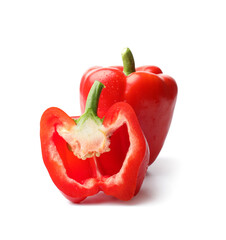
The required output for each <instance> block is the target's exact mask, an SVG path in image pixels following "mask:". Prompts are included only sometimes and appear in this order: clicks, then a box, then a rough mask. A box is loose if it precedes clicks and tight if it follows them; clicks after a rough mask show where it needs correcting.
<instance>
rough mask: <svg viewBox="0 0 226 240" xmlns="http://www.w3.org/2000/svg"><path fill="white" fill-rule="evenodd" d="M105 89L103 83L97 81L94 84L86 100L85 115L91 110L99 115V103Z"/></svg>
mask: <svg viewBox="0 0 226 240" xmlns="http://www.w3.org/2000/svg"><path fill="white" fill-rule="evenodd" d="M103 88H104V84H103V83H101V82H98V81H95V82H94V83H93V85H92V87H91V89H90V91H89V94H88V97H87V100H86V108H85V113H86V112H87V111H88V110H89V109H92V111H93V113H94V114H95V115H97V107H98V102H99V98H100V94H101V91H102V89H103Z"/></svg>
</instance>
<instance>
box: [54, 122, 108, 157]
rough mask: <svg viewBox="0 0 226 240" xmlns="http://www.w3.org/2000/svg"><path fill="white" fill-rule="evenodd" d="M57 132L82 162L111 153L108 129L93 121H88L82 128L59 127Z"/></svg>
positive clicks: (76, 126)
mask: <svg viewBox="0 0 226 240" xmlns="http://www.w3.org/2000/svg"><path fill="white" fill-rule="evenodd" d="M57 132H58V134H59V135H60V136H61V137H62V138H63V139H64V140H65V141H66V142H67V143H68V144H69V145H70V147H71V150H72V152H73V153H74V155H75V156H77V157H78V158H81V159H82V160H85V159H86V158H91V157H93V156H97V157H99V156H100V154H102V153H104V152H108V151H110V148H109V145H110V140H109V135H108V134H107V132H108V131H107V129H106V128H105V127H104V126H103V125H100V124H97V123H96V122H95V121H94V120H92V119H87V120H86V121H85V123H84V124H83V125H82V126H78V125H75V126H74V127H72V128H71V129H70V130H66V129H65V128H64V127H63V126H59V127H58V128H57Z"/></svg>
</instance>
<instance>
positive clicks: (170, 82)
mask: <svg viewBox="0 0 226 240" xmlns="http://www.w3.org/2000/svg"><path fill="white" fill-rule="evenodd" d="M123 65H124V67H122V66H114V67H108V68H102V67H93V68H91V69H89V70H88V71H86V73H85V74H84V75H83V77H82V79H81V84H80V104H81V111H82V112H83V111H84V106H85V103H86V99H87V95H88V92H89V90H90V88H91V86H92V84H93V82H94V81H95V80H96V79H98V80H99V81H100V82H102V83H103V84H104V85H105V86H106V88H105V89H103V92H102V94H101V97H100V101H99V105H98V112H97V113H98V116H99V117H103V116H104V114H105V113H106V111H107V110H108V109H109V107H110V106H112V105H113V104H114V103H116V102H122V101H123V102H127V103H129V104H130V105H131V106H132V107H133V109H134V111H135V113H136V115H137V118H138V120H139V123H140V126H141V128H142V130H143V132H144V134H145V137H146V139H147V141H148V144H149V148H150V159H149V165H150V164H152V163H153V162H154V160H155V159H156V158H157V156H158V154H159V152H160V150H161V148H162V146H163V144H164V141H165V138H166V136H167V133H168V130H169V127H170V124H171V120H172V116H173V112H174V107H175V104H176V98H177V84H176V82H175V80H174V79H173V78H172V77H170V76H168V75H165V74H163V73H162V71H161V69H160V68H158V67H156V66H143V67H138V68H136V69H135V64H134V60H133V56H132V53H131V52H130V50H129V49H126V50H125V52H124V53H123Z"/></svg>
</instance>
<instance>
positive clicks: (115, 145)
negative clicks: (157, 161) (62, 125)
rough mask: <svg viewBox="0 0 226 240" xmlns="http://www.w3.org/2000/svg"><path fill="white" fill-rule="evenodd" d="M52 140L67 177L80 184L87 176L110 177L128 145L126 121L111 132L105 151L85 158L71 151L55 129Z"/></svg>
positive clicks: (120, 165) (115, 170) (118, 168)
mask: <svg viewBox="0 0 226 240" xmlns="http://www.w3.org/2000/svg"><path fill="white" fill-rule="evenodd" d="M53 142H54V144H55V145H56V148H57V151H58V153H59V155H60V157H61V159H62V161H63V164H64V167H65V169H66V173H67V175H68V177H70V178H72V179H74V180H75V181H77V182H79V183H81V184H82V183H84V181H85V180H87V179H89V178H98V177H101V176H104V177H110V176H112V175H114V174H117V173H118V172H119V171H120V169H121V167H122V165H123V162H124V160H125V158H126V155H127V152H128V150H129V146H130V141H129V134H128V128H127V125H126V123H124V124H123V125H122V126H120V127H119V128H117V129H116V130H115V131H114V132H113V133H112V134H111V136H110V141H109V144H108V145H107V148H106V149H105V151H103V152H101V153H100V152H98V151H96V152H95V154H93V153H92V154H90V156H88V155H87V157H86V159H85V160H82V159H81V158H79V157H78V156H76V155H75V154H74V153H73V151H71V149H70V147H68V142H67V141H66V140H65V138H63V137H62V136H60V135H59V133H58V132H57V131H55V132H54V134H53ZM78 144H79V143H78Z"/></svg>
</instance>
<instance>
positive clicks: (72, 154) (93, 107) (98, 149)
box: [40, 81, 149, 202]
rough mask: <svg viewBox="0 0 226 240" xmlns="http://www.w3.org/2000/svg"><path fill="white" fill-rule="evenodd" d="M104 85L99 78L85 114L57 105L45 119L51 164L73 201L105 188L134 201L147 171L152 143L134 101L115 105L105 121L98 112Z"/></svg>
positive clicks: (44, 148)
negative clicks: (72, 113) (71, 112)
mask: <svg viewBox="0 0 226 240" xmlns="http://www.w3.org/2000/svg"><path fill="white" fill-rule="evenodd" d="M103 86H104V85H103V84H102V83H100V82H97V81H96V82H94V84H93V87H92V88H91V90H90V94H89V96H88V99H87V103H86V108H85V113H84V114H83V115H82V116H81V117H79V118H76V117H74V118H71V117H69V116H68V115H67V114H66V113H65V112H63V111H62V110H60V109H59V108H55V107H52V108H49V109H47V110H46V111H45V112H44V113H43V115H42V118H41V123H40V136H41V147H42V155H43V160H44V163H45V166H46V168H47V170H48V172H49V175H50V177H51V178H52V180H53V182H54V183H55V185H56V186H57V187H58V189H59V190H60V191H61V192H62V193H63V194H64V195H65V196H66V197H67V198H68V199H69V200H71V201H73V202H80V201H82V200H84V199H85V198H86V197H88V196H91V195H94V194H96V193H98V192H99V191H103V192H105V193H106V194H108V195H112V196H114V197H116V198H118V199H121V200H129V199H131V198H132V197H133V196H134V195H136V194H137V193H138V191H139V189H140V187H141V184H142V182H143V179H144V176H145V174H146V171H147V166H148V160H149V148H148V145H147V143H146V140H145V137H144V135H143V133H142V130H141V128H140V125H139V122H138V120H137V117H136V114H135V113H134V110H133V109H132V108H131V107H130V106H129V104H127V103H123V102H121V103H117V104H114V105H113V106H112V107H111V108H110V109H109V110H108V111H107V113H106V115H105V117H104V119H103V120H102V119H100V118H99V117H97V105H98V99H99V96H100V93H101V90H102V88H103Z"/></svg>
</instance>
